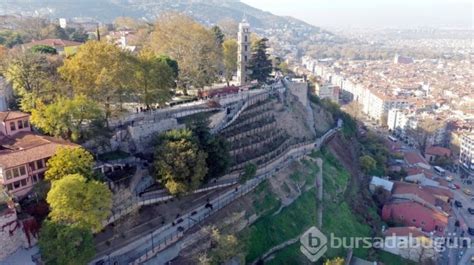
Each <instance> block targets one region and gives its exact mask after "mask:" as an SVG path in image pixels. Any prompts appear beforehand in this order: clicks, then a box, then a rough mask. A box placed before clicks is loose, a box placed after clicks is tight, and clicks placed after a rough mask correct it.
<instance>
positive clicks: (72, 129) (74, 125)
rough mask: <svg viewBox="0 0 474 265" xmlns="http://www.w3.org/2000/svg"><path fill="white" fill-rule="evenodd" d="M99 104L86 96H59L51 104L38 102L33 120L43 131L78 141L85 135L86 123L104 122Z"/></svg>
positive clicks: (32, 113)
mask: <svg viewBox="0 0 474 265" xmlns="http://www.w3.org/2000/svg"><path fill="white" fill-rule="evenodd" d="M104 119H105V116H104V114H103V111H102V108H100V107H99V105H98V104H97V103H96V102H95V101H93V100H91V99H88V98H86V97H85V96H76V97H74V98H63V97H61V98H58V99H57V100H56V101H54V102H52V103H51V104H47V105H46V104H42V103H41V102H40V103H39V104H37V106H36V109H33V110H32V111H31V122H32V123H33V124H34V125H35V126H36V127H37V128H39V129H41V130H42V131H43V132H45V133H47V134H49V135H52V136H56V137H62V138H64V139H70V140H73V141H77V140H78V139H80V138H82V137H83V136H84V130H85V125H86V124H89V125H90V124H91V123H94V122H104Z"/></svg>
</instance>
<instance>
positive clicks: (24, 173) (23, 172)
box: [20, 166, 26, 176]
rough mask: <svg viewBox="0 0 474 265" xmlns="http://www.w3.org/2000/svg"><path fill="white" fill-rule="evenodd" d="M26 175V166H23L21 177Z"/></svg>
mask: <svg viewBox="0 0 474 265" xmlns="http://www.w3.org/2000/svg"><path fill="white" fill-rule="evenodd" d="M24 175H26V170H25V167H24V166H21V167H20V176H24Z"/></svg>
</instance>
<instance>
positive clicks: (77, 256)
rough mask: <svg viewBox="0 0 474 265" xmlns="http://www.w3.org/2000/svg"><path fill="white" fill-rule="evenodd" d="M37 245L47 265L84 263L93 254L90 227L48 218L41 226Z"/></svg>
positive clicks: (81, 264) (80, 264) (79, 264)
mask: <svg viewBox="0 0 474 265" xmlns="http://www.w3.org/2000/svg"><path fill="white" fill-rule="evenodd" d="M38 246H39V248H40V251H41V259H42V260H43V261H44V262H45V263H46V264H48V265H85V264H87V263H88V262H90V260H91V259H92V258H93V257H94V255H95V247H94V240H93V236H92V232H91V230H90V229H86V228H83V227H80V226H77V225H65V224H62V223H58V222H53V221H50V220H46V221H45V222H43V224H42V226H41V230H40V235H39V239H38Z"/></svg>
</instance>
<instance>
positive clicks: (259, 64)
mask: <svg viewBox="0 0 474 265" xmlns="http://www.w3.org/2000/svg"><path fill="white" fill-rule="evenodd" d="M267 41H268V40H267V39H266V38H263V39H260V40H258V41H257V42H256V43H255V46H254V47H253V51H252V56H251V57H250V60H249V70H251V73H250V78H251V79H253V80H258V82H261V83H263V82H265V81H267V79H268V77H270V74H271V73H272V69H273V66H272V60H270V57H269V55H268V53H267V48H268V46H267Z"/></svg>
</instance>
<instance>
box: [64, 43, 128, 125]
mask: <svg viewBox="0 0 474 265" xmlns="http://www.w3.org/2000/svg"><path fill="white" fill-rule="evenodd" d="M131 65H132V62H131V60H130V57H129V55H128V54H127V53H125V52H123V51H122V50H121V49H120V48H118V47H116V46H114V45H112V44H108V43H106V42H99V41H88V42H86V43H85V44H84V45H82V46H80V47H79V49H78V51H77V53H76V54H75V55H74V56H72V57H70V58H67V59H66V60H65V61H64V65H63V66H62V67H60V68H59V72H60V74H61V76H63V77H64V79H65V80H67V81H68V82H70V84H71V85H72V87H73V91H74V93H75V94H82V95H84V96H86V97H87V98H89V99H92V100H94V101H96V102H100V103H101V104H103V108H104V110H105V117H106V120H108V118H109V117H110V116H111V114H112V111H113V106H114V105H116V103H120V102H122V101H123V96H124V95H125V94H126V93H127V92H128V90H129V88H130V86H131V84H130V82H131V80H133V78H132V76H131V75H132V71H131V69H132V68H131Z"/></svg>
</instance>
